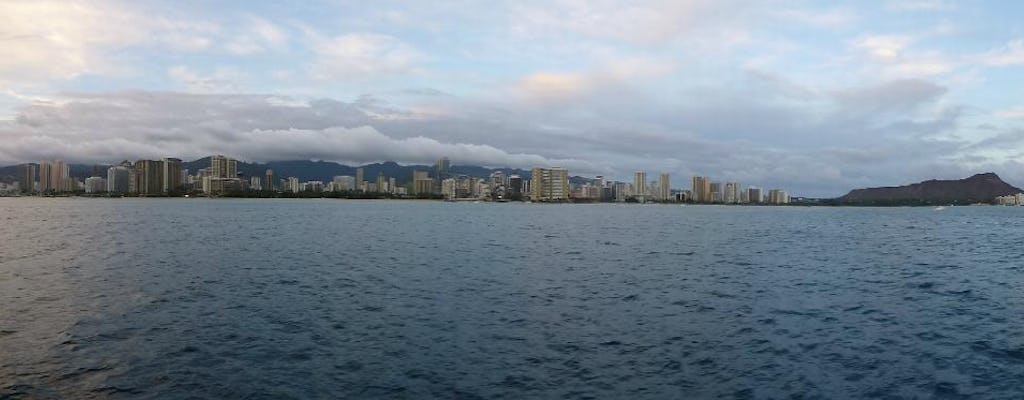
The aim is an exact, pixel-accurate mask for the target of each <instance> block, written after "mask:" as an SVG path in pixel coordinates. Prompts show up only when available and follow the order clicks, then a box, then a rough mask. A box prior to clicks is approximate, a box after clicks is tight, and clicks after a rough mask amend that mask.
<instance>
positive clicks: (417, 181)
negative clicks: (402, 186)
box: [412, 171, 434, 195]
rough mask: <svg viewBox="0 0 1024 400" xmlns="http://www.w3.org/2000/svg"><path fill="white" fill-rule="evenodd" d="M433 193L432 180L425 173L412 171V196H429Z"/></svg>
mask: <svg viewBox="0 0 1024 400" xmlns="http://www.w3.org/2000/svg"><path fill="white" fill-rule="evenodd" d="M433 191H434V180H433V179H431V178H430V174H429V173H428V172H427V171H412V194H413V195H421V194H429V193H432V192H433Z"/></svg>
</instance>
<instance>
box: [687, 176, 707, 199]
mask: <svg viewBox="0 0 1024 400" xmlns="http://www.w3.org/2000/svg"><path fill="white" fill-rule="evenodd" d="M691 192H692V195H693V201H694V202H695V203H710V202H711V179H710V178H708V177H706V176H703V177H702V176H694V177H693V190H692V191H691Z"/></svg>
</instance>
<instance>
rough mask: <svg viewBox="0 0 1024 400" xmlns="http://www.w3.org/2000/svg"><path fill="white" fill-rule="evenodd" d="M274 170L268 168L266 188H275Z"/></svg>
mask: <svg viewBox="0 0 1024 400" xmlns="http://www.w3.org/2000/svg"><path fill="white" fill-rule="evenodd" d="M274 183H275V181H274V170H272V169H268V170H267V187H266V188H264V190H274Z"/></svg>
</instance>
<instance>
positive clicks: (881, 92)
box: [833, 79, 948, 114]
mask: <svg viewBox="0 0 1024 400" xmlns="http://www.w3.org/2000/svg"><path fill="white" fill-rule="evenodd" d="M947 91H948V89H946V88H945V87H942V86H939V85H937V84H935V83H932V82H928V81H925V80H921V79H902V80H894V81H889V82H884V83H880V84H877V85H874V86H869V87H861V88H855V89H845V90H838V91H835V92H834V93H833V96H835V99H836V101H837V102H838V104H839V107H840V109H841V110H843V111H844V112H852V113H873V114H882V113H906V112H908V111H913V110H914V109H915V108H916V107H918V106H920V105H922V104H924V103H927V102H931V101H935V100H936V99H938V98H939V97H940V96H942V95H944V94H946V92H947Z"/></svg>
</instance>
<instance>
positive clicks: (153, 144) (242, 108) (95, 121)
mask: <svg viewBox="0 0 1024 400" xmlns="http://www.w3.org/2000/svg"><path fill="white" fill-rule="evenodd" d="M282 100H288V99H280V98H278V97H275V96H258V95H193V94H182V93H161V92H121V93H111V94H101V95H85V94H73V95H70V97H69V98H68V101H67V102H66V103H64V104H36V105H31V106H27V107H25V108H23V109H22V110H21V112H20V114H19V116H18V118H17V119H16V120H15V121H2V122H0V136H3V137H4V138H5V141H4V142H5V143H4V145H3V146H2V147H0V161H2V162H4V163H13V162H24V161H31V160H34V159H36V158H39V157H50V158H64V159H67V160H69V161H76V162H113V161H117V160H121V159H136V158H142V157H147V158H157V157H164V156H179V157H183V158H199V157H203V156H206V155H209V154H214V153H224V154H232V155H236V156H238V157H240V158H243V159H246V160H253V161H267V160H281V159H323V160H336V161H343V162H354V163H363V162H373V161H385V160H396V161H399V162H406V163H425V162H431V161H432V160H436V159H438V158H440V157H442V156H448V157H451V158H453V159H455V160H458V162H460V163H467V164H478V165H493V166H513V167H523V168H527V167H531V166H534V165H556V164H557V165H563V166H567V167H574V168H592V166H591V165H590V164H589V163H587V162H586V161H582V160H577V159H551V158H547V157H543V156H540V155H537V154H528V153H511V152H507V151H504V150H501V149H498V148H496V147H494V146H490V145H484V144H474V143H455V142H451V143H447V142H442V141H439V140H436V139H432V138H428V137H424V136H417V135H414V136H408V137H401V138H395V137H391V136H388V135H385V134H384V133H381V132H380V131H378V130H377V128H375V127H373V126H372V125H373V124H375V122H376V121H377V119H378V118H380V117H375V116H374V115H378V116H379V115H383V114H386V113H388V112H387V111H386V109H385V108H382V107H380V106H375V105H374V104H373V101H370V100H363V101H362V102H354V103H343V102H338V101H334V100H317V101H312V102H306V103H296V102H289V101H282ZM363 108H366V109H367V110H364V109H363ZM384 126H386V124H385V125H384ZM23 157H27V158H23Z"/></svg>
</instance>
